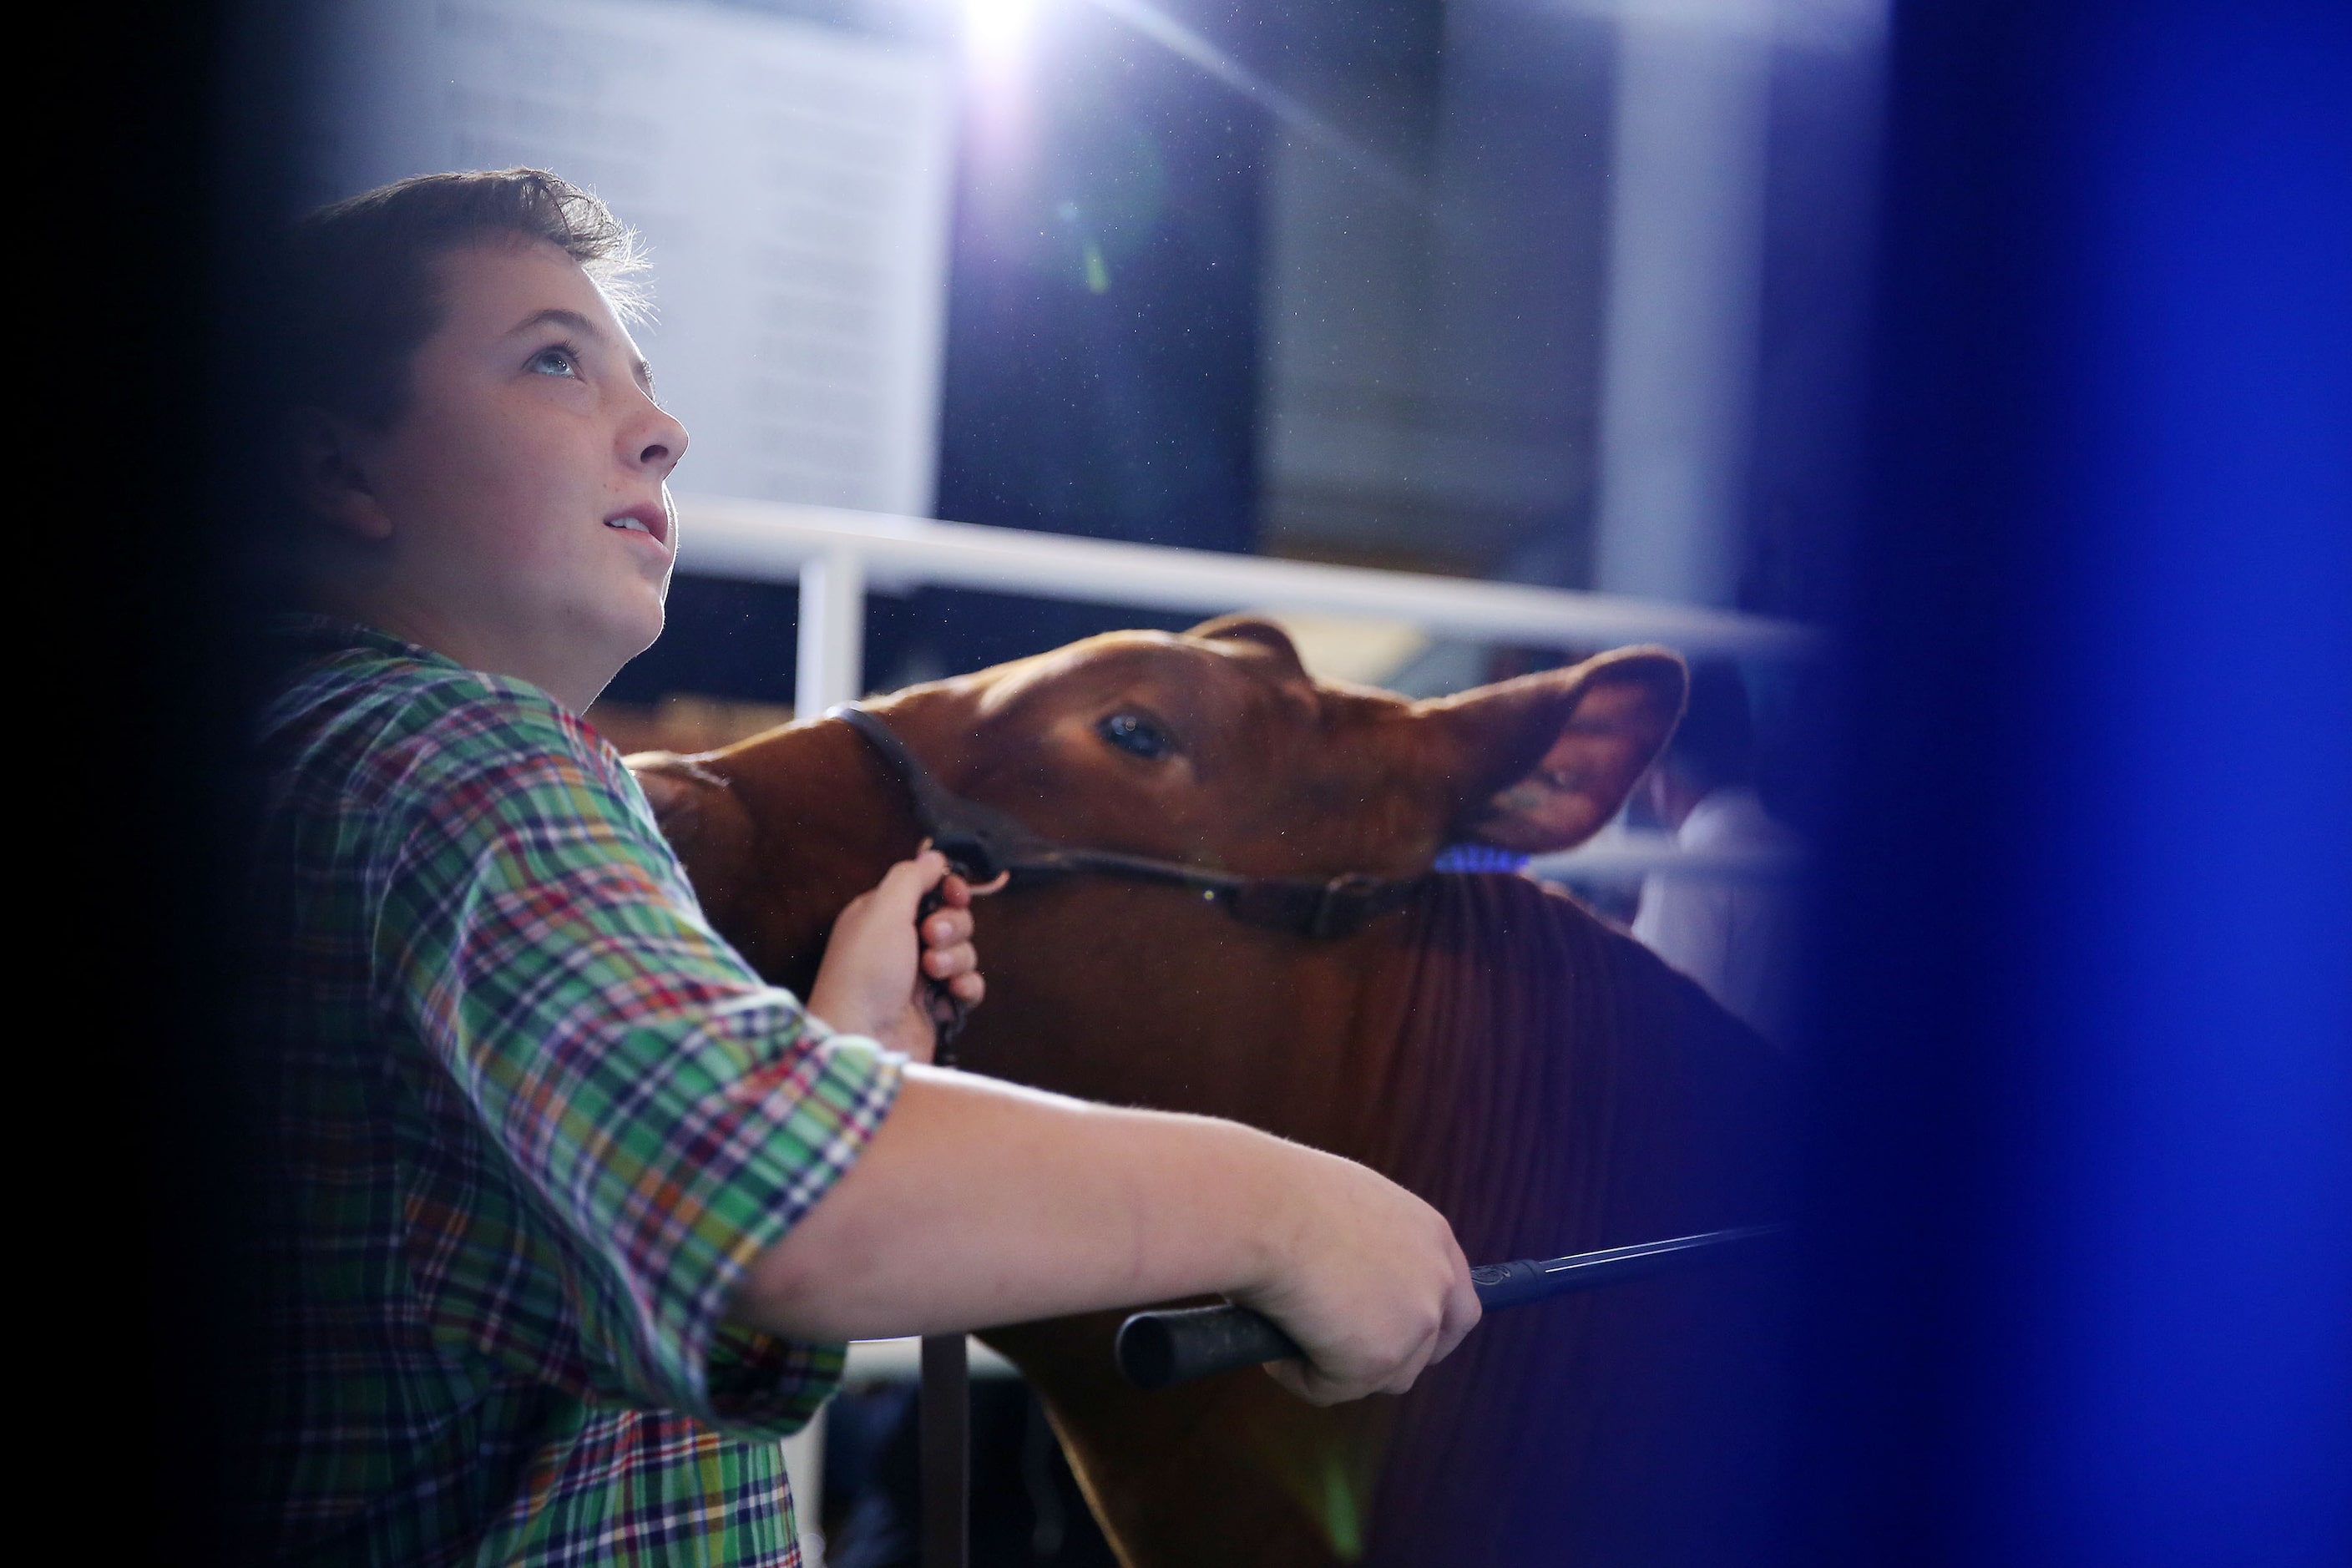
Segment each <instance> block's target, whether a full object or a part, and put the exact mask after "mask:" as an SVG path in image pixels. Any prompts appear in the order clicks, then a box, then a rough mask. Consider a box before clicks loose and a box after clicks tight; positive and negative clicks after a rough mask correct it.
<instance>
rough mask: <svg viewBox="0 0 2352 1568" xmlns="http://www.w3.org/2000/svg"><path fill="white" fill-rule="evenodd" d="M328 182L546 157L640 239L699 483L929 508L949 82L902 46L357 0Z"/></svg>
mask: <svg viewBox="0 0 2352 1568" xmlns="http://www.w3.org/2000/svg"><path fill="white" fill-rule="evenodd" d="M323 20H324V21H325V23H326V25H325V26H324V28H323V29H322V33H321V36H320V45H321V55H322V58H321V59H320V67H321V68H320V71H319V72H318V73H317V76H316V78H315V79H316V80H317V81H318V82H319V84H320V94H319V98H318V100H317V104H316V107H315V108H314V109H313V110H312V111H311V113H310V121H311V134H312V137H313V143H312V146H313V157H312V160H311V163H312V168H313V172H314V178H313V187H312V193H311V194H312V195H315V196H316V197H317V198H318V199H320V200H325V199H330V198H331V197H334V196H338V195H349V194H352V193H353V192H357V191H361V190H365V189H367V188H368V187H370V186H372V185H375V184H382V183H383V182H384V181H386V180H392V179H397V178H399V177H401V176H403V175H406V174H423V173H427V172H431V171H435V170H442V169H468V168H475V169H479V168H503V167H506V166H508V165H510V164H516V163H528V164H532V165H536V166H539V167H542V168H547V169H551V170H553V171H554V172H555V173H557V174H562V175H563V176H564V177H565V178H567V179H570V180H572V181H574V182H576V183H578V184H583V185H585V186H588V187H589V188H591V189H593V190H594V191H595V192H596V194H597V195H601V196H603V197H604V199H605V200H606V201H607V202H609V203H610V204H611V205H612V206H613V208H614V211H615V212H616V213H618V214H619V215H620V216H621V218H622V219H623V221H625V222H626V223H628V224H630V225H632V226H635V228H637V229H638V230H639V231H640V232H641V233H642V234H643V235H644V236H645V237H646V241H647V245H648V249H649V252H650V254H651V257H652V260H653V268H654V275H653V280H654V289H655V304H656V320H655V321H652V322H650V323H648V324H646V325H645V326H644V327H642V328H640V329H639V330H638V334H637V335H638V341H639V342H640V343H641V344H642V345H643V346H644V348H645V350H646V355H647V357H649V358H650V359H651V360H652V361H653V363H654V371H655V374H656V379H657V384H658V385H659V387H660V390H661V395H662V399H663V401H664V402H665V403H667V405H669V406H670V407H671V408H672V409H673V410H674V411H675V412H676V413H677V415H678V416H679V417H680V418H681V419H682V420H683V421H684V422H685V424H686V426H687V428H688V431H689V432H691V434H692V437H693V445H692V447H691V449H690V450H689V452H688V457H687V459H686V464H685V466H684V467H683V468H681V469H680V470H679V476H678V482H679V484H680V486H681V488H684V489H693V490H699V491H704V492H710V493H718V494H726V495H738V496H748V497H755V498H760V499H764V500H795V501H812V502H817V503H821V504H825V505H832V506H845V507H856V508H862V509H866V510H875V511H888V512H903V513H913V514H916V515H923V514H927V513H928V512H929V510H930V509H931V501H932V491H933V476H934V470H935V468H936V462H937V453H938V426H939V402H940V355H941V342H942V331H943V326H944V322H943V317H944V314H945V301H946V269H947V244H948V209H949V201H950V179H951V174H952V172H953V156H954V152H953V140H952V139H953V133H954V104H953V98H952V94H953V82H954V77H953V74H952V71H951V68H950V62H949V61H948V60H947V59H946V58H943V57H941V56H940V55H938V54H934V53H929V52H926V51H924V50H921V49H919V48H914V47H908V46H906V45H903V44H896V43H890V42H885V41H880V40H877V39H873V38H868V37H859V36H856V35H853V34H849V33H845V32H841V31H836V30H834V29H830V28H826V27H821V26H811V25H808V24H803V23H798V22H793V21H789V20H786V19H783V18H780V17H777V16H772V15H762V14H760V13H756V12H751V11H743V10H731V9H727V8H724V7H721V6H719V5H705V4H698V3H695V0H669V3H664V0H342V3H341V4H340V5H334V6H332V7H331V9H330V10H329V12H328V15H327V16H326V17H325V18H323Z"/></svg>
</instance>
